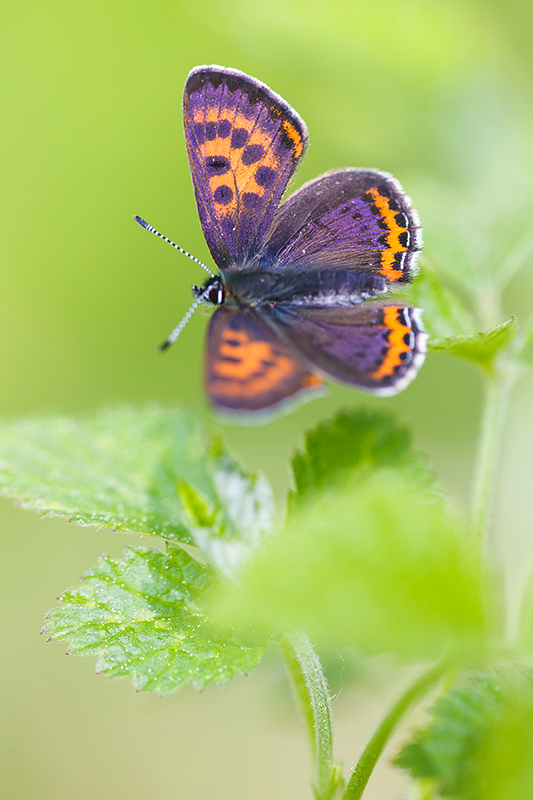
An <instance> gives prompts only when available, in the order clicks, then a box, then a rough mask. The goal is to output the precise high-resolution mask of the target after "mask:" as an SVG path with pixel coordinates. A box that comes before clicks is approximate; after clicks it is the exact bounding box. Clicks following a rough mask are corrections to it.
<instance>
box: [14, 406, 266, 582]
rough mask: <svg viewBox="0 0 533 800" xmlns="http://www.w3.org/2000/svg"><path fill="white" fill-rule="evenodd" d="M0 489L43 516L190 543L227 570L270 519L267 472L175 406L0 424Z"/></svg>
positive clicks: (252, 544)
mask: <svg viewBox="0 0 533 800" xmlns="http://www.w3.org/2000/svg"><path fill="white" fill-rule="evenodd" d="M0 492H1V493H2V494H4V495H5V496H7V497H11V498H13V499H14V500H16V501H17V502H18V503H19V504H20V505H22V506H23V507H25V508H30V509H35V510H38V511H40V512H41V514H43V515H45V516H65V517H68V518H69V519H70V520H72V521H73V522H76V523H78V524H80V525H98V526H106V527H110V528H114V529H116V530H121V531H127V532H130V533H144V534H156V535H159V536H164V537H165V538H166V539H170V540H174V541H179V542H184V543H192V544H195V545H196V546H198V547H200V549H202V551H203V552H204V554H205V555H206V557H207V558H208V560H209V561H210V562H211V563H212V564H213V565H215V566H216V567H217V568H219V569H220V570H222V571H223V572H225V573H226V574H233V572H234V571H235V570H236V569H237V568H238V566H239V565H240V564H241V563H242V562H243V561H244V560H245V559H246V557H247V556H248V554H249V552H250V551H251V550H253V549H254V548H255V547H256V546H257V545H258V544H259V543H260V542H261V540H262V539H263V537H264V536H265V535H267V534H268V533H270V532H271V531H272V528H273V513H274V505H273V500H272V494H271V491H270V487H269V486H268V484H267V482H266V481H265V479H264V478H263V477H261V476H255V475H248V474H246V473H245V472H244V471H243V470H242V469H241V468H240V467H239V465H238V464H237V463H236V462H235V461H234V460H233V459H232V458H231V457H230V456H229V455H228V453H227V452H226V451H225V450H224V448H223V447H222V446H221V445H220V444H219V443H218V442H216V441H208V440H207V439H206V437H205V436H204V434H203V432H202V430H201V428H200V426H199V424H198V421H197V420H196V418H195V417H194V416H193V415H192V414H188V413H184V412H183V411H182V410H181V409H179V408H178V407H161V406H158V405H155V404H153V405H148V406H144V407H139V408H135V407H115V408H110V409H104V410H103V411H100V412H98V413H96V414H93V415H92V416H88V417H86V418H79V419H77V418H70V417H60V416H48V417H43V418H41V419H34V420H24V421H14V422H5V423H2V424H1V425H0Z"/></svg>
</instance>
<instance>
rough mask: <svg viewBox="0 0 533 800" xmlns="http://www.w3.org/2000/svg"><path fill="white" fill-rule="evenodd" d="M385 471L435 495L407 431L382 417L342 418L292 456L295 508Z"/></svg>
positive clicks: (361, 413)
mask: <svg viewBox="0 0 533 800" xmlns="http://www.w3.org/2000/svg"><path fill="white" fill-rule="evenodd" d="M383 468H390V469H397V470H400V471H401V472H402V473H403V474H404V475H406V474H409V475H411V476H412V477H413V479H414V481H415V482H416V484H417V485H418V486H420V487H424V488H426V489H428V490H432V491H435V490H434V486H433V480H434V479H433V474H432V473H431V472H430V471H429V470H428V468H427V466H426V464H425V461H424V459H423V458H422V457H421V456H420V455H419V454H418V453H415V452H414V451H413V449H412V442H411V434H410V432H409V430H408V429H407V428H406V427H405V426H403V425H399V424H398V422H396V420H395V419H394V417H393V416H391V415H390V414H387V413H383V412H379V411H373V410H369V409H357V410H355V411H351V412H349V413H348V412H341V413H339V414H337V415H336V416H335V417H334V418H333V419H332V420H328V421H326V422H323V423H321V424H320V425H318V426H317V427H316V428H314V429H313V430H311V431H308V432H307V434H306V436H305V444H304V447H303V450H297V451H296V452H295V453H294V454H293V457H292V471H293V475H294V484H295V492H293V494H292V500H293V503H295V504H297V505H304V504H305V503H306V502H307V501H309V500H312V499H313V498H314V497H316V493H317V492H320V491H323V490H324V489H326V488H331V487H334V486H340V485H342V483H343V481H346V480H352V481H353V480H355V479H358V480H364V478H365V477H367V476H368V475H370V474H372V472H373V471H375V470H377V469H383ZM435 497H436V491H435Z"/></svg>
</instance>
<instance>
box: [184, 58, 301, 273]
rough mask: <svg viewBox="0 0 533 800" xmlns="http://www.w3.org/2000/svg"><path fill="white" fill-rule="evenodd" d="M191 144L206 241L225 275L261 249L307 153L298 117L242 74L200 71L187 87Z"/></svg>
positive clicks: (213, 68) (215, 69)
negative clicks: (305, 152) (296, 171)
mask: <svg viewBox="0 0 533 800" xmlns="http://www.w3.org/2000/svg"><path fill="white" fill-rule="evenodd" d="M183 117H184V128H185V139H186V143H187V152H188V156H189V166H190V169H191V175H192V180H193V184H194V190H195V194H196V203H197V206H198V213H199V216H200V222H201V224H202V229H203V232H204V236H205V238H206V241H207V244H208V246H209V249H210V250H211V254H212V256H213V258H214V260H215V262H216V263H217V265H218V266H219V267H220V268H221V269H225V268H227V267H229V266H231V265H235V264H237V265H239V266H242V265H243V264H245V263H246V261H247V259H249V258H250V257H251V256H253V255H254V254H255V253H256V252H257V251H258V250H259V248H260V247H261V244H262V242H263V240H264V237H265V236H266V233H267V232H268V230H269V228H270V226H271V223H272V219H273V217H274V214H275V211H276V209H277V207H278V204H279V202H280V200H281V196H282V194H283V191H284V190H285V187H286V185H287V182H288V181H289V179H290V177H291V175H292V174H293V173H294V171H295V169H296V167H297V164H298V162H299V160H300V159H301V157H302V155H303V153H304V151H305V147H306V145H307V129H306V127H305V124H304V122H303V121H302V120H301V119H300V117H299V116H298V114H297V113H296V112H295V111H294V110H293V109H292V108H291V107H290V106H289V105H288V104H287V103H285V101H284V100H282V99H281V97H279V96H278V95H277V94H275V93H274V92H272V91H271V90H270V89H269V88H268V87H267V86H265V85H264V84H262V83H260V82H259V81H256V80H255V79H254V78H251V77H250V76H248V75H245V74H244V73H242V72H238V71H237V70H229V69H225V68H224V67H217V66H210V67H196V69H194V70H193V71H192V72H191V73H190V74H189V77H188V79H187V82H186V84H185V93H184V98H183Z"/></svg>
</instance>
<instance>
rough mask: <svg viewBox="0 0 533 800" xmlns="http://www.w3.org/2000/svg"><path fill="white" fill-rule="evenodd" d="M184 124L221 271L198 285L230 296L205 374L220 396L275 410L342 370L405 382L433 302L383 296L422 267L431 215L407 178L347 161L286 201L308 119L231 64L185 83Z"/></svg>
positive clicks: (396, 385)
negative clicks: (419, 209)
mask: <svg viewBox="0 0 533 800" xmlns="http://www.w3.org/2000/svg"><path fill="white" fill-rule="evenodd" d="M183 114H184V130H185V140H186V143H187V153H188V157H189V165H190V170H191V176H192V180H193V185H194V190H195V196H196V203H197V207H198V214H199V217H200V222H201V225H202V229H203V232H204V236H205V239H206V242H207V245H208V247H209V249H210V251H211V255H212V257H213V260H214V261H215V263H216V265H217V266H218V268H219V270H220V272H219V274H218V275H215V276H213V277H211V278H210V279H209V280H208V281H206V283H205V284H204V285H203V286H202V287H200V288H198V287H193V292H194V294H195V296H196V298H197V300H198V301H200V300H201V301H207V302H208V303H209V304H211V305H214V306H216V309H215V312H214V314H213V316H212V317H211V320H210V323H209V330H208V337H207V353H206V370H205V382H206V388H207V393H208V396H209V398H210V400H211V402H212V404H213V405H214V406H215V407H216V408H217V409H219V410H223V411H229V412H237V413H238V414H239V415H240V416H246V415H247V414H248V415H250V414H251V415H257V414H258V412H263V411H268V410H270V409H272V408H274V407H276V406H279V405H280V404H282V403H284V402H285V401H286V400H289V399H291V398H293V397H294V396H296V395H298V394H302V393H303V394H309V393H311V392H316V391H317V390H320V389H321V388H322V386H323V378H324V377H333V378H335V379H336V380H340V381H342V382H344V383H347V384H349V385H351V386H355V387H357V388H360V389H363V390H366V391H369V392H371V393H374V394H382V395H387V394H394V393H396V392H397V391H399V390H400V389H402V388H404V386H406V385H407V383H409V381H410V380H412V378H413V377H414V375H415V374H416V372H417V370H418V368H419V367H420V365H421V363H422V362H423V360H424V354H425V342H426V338H427V336H426V334H425V333H424V331H423V327H422V324H421V319H420V310H419V309H413V308H409V307H407V306H404V305H402V304H401V303H397V302H392V301H390V300H389V301H387V300H385V299H383V296H384V295H386V293H387V292H388V291H389V290H391V289H394V288H395V287H397V286H398V285H400V284H403V283H408V282H409V281H411V280H412V278H413V276H414V275H415V274H416V259H417V255H418V252H419V250H420V247H421V232H420V225H419V222H418V216H417V214H416V212H415V211H414V210H413V209H412V207H411V203H410V200H409V198H408V197H407V195H406V194H405V193H404V191H403V189H402V187H401V186H400V184H399V183H398V182H397V181H396V180H395V179H394V178H393V177H392V176H390V175H388V174H386V173H382V172H380V171H378V170H371V169H356V168H347V169H340V170H334V171H332V172H329V173H326V174H325V175H322V176H320V177H318V178H316V179H315V180H312V181H310V182H308V183H307V184H305V185H304V186H303V187H301V188H300V189H299V190H298V191H296V192H295V193H294V194H293V195H292V196H290V197H289V198H288V199H286V200H285V201H283V202H282V196H283V194H284V191H285V189H286V186H287V184H288V181H289V179H290V178H291V177H292V175H293V174H294V172H295V170H296V168H297V166H298V164H299V162H300V160H301V158H302V156H303V155H304V153H305V150H306V147H307V142H308V136H307V129H306V126H305V123H304V122H303V120H302V119H301V118H300V117H299V115H298V114H297V113H296V112H295V111H294V109H292V108H291V107H290V106H289V105H288V104H287V103H286V102H285V101H284V100H283V99H282V98H281V97H280V96H279V95H277V94H275V93H274V92H272V90H271V89H269V88H268V87H267V86H266V85H265V84H262V83H260V82H259V81H257V80H255V79H254V78H251V77H250V76H248V75H246V74H244V73H242V72H238V71H237V70H230V69H227V68H225V67H218V66H208V67H197V68H195V69H194V70H192V72H191V73H190V74H189V77H188V79H187V82H186V84H185V92H184V101H183Z"/></svg>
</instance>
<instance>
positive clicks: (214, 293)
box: [207, 286, 224, 306]
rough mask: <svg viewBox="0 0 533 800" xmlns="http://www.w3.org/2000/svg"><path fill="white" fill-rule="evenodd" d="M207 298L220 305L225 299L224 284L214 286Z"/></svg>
mask: <svg viewBox="0 0 533 800" xmlns="http://www.w3.org/2000/svg"><path fill="white" fill-rule="evenodd" d="M207 299H208V300H209V302H210V303H213V305H214V306H220V305H221V304H222V302H223V300H224V290H223V288H222V286H212V287H211V289H210V290H209V294H208V295H207Z"/></svg>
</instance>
